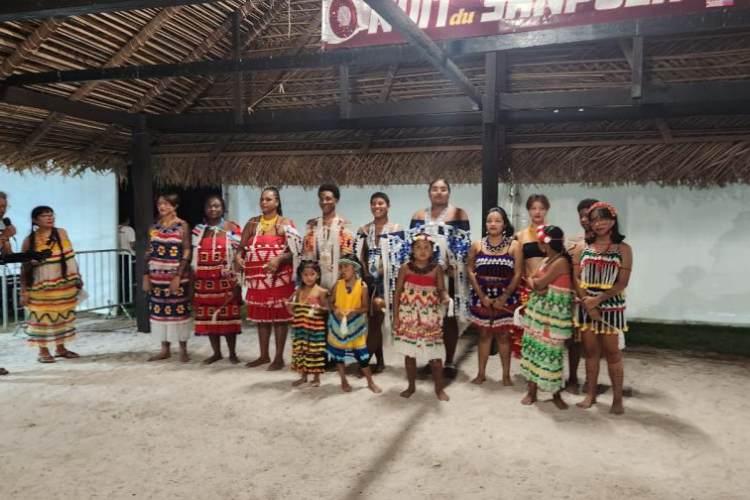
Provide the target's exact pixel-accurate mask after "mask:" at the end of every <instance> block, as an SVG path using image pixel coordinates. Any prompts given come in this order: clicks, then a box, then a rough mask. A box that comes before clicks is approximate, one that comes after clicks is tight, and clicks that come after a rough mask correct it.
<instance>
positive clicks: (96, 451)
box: [0, 322, 750, 500]
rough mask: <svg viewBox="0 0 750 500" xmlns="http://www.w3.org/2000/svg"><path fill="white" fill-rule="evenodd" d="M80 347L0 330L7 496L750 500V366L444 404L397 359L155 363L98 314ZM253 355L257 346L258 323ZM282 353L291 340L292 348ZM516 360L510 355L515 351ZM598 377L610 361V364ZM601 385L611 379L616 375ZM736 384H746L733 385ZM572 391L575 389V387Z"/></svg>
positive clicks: (677, 368) (632, 365)
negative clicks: (342, 384) (352, 367)
mask: <svg viewBox="0 0 750 500" xmlns="http://www.w3.org/2000/svg"><path fill="white" fill-rule="evenodd" d="M81 329H82V330H84V331H83V332H82V333H81V334H80V336H79V337H78V339H77V340H76V341H75V343H73V344H72V345H71V347H72V348H73V349H75V350H76V351H77V352H79V353H80V354H82V356H83V357H82V358H81V359H79V360H72V361H64V362H58V363H57V364H55V365H41V364H38V363H36V361H35V353H34V351H33V350H30V349H28V348H27V347H26V346H25V344H24V342H23V339H22V338H21V337H18V336H15V337H14V336H11V335H0V366H4V367H6V368H7V369H9V370H10V371H11V372H12V374H11V375H10V376H6V377H1V378H0V408H1V409H2V410H1V413H0V499H3V500H10V499H23V500H33V499H50V498H65V499H88V498H101V499H105V498H106V499H120V498H129V499H131V498H155V499H162V498H164V499H182V498H185V499H188V498H189V499H210V498H222V499H234V498H237V499H256V498H257V499H286V498H310V499H319V498H325V499H350V498H360V497H361V498H381V499H390V498H431V499H456V498H487V499H498V498H508V499H520V498H530V499H531V498H533V499H543V498H555V499H557V498H560V499H589V498H590V499H619V498H623V499H625V498H627V499H740V498H743V499H746V498H750V465H749V463H750V425H748V423H749V422H750V404H749V403H748V398H747V396H745V395H743V394H742V392H741V391H742V390H743V389H744V388H747V387H749V386H750V362H749V361H747V360H740V361H737V360H734V361H732V360H730V361H726V360H715V359H707V358H694V357H688V356H684V355H679V354H676V353H672V352H664V351H650V352H628V353H627V354H626V384H627V385H630V386H632V387H633V390H634V395H633V397H631V398H628V399H626V408H627V413H626V415H624V416H622V417H613V416H610V415H609V414H608V413H607V410H608V409H609V403H610V396H609V394H605V395H603V396H602V397H601V398H600V403H599V405H598V406H597V407H596V408H594V409H592V410H589V411H584V410H580V409H578V408H575V407H571V409H569V410H567V411H558V410H557V409H555V408H554V406H553V405H552V403H551V402H549V401H548V395H546V394H543V395H542V396H543V399H544V400H546V401H545V402H542V403H541V404H538V405H537V406H534V407H524V406H521V405H520V404H519V401H520V399H521V397H522V396H523V381H522V379H520V377H518V375H515V381H516V385H515V387H512V388H503V387H502V386H501V385H500V384H499V383H498V382H497V374H498V373H499V361H498V360H497V359H493V360H491V361H490V373H491V375H492V378H493V380H492V381H490V382H487V383H485V384H484V385H483V386H481V387H477V386H474V385H472V384H470V383H468V381H469V380H470V376H472V377H473V375H474V371H475V369H476V353H475V351H474V350H473V347H472V341H471V339H462V344H461V346H460V347H459V352H464V356H463V361H462V363H461V373H460V375H459V378H458V379H457V381H456V382H455V383H454V384H452V385H451V386H450V387H449V388H448V393H449V394H450V397H451V401H450V402H449V403H440V402H438V401H437V400H436V399H435V397H434V395H433V392H432V386H431V382H430V381H426V380H424V381H420V382H419V384H418V392H417V394H416V395H415V396H414V397H412V398H411V399H410V400H404V399H402V398H400V397H399V396H398V393H399V392H400V391H401V390H402V389H403V388H404V385H405V381H404V370H403V367H402V360H401V359H400V358H398V357H397V356H396V355H390V356H387V360H388V361H389V362H390V366H389V368H388V370H387V371H386V372H385V373H383V374H381V375H378V376H377V382H378V383H379V384H380V385H381V387H382V388H383V389H384V392H383V394H382V395H379V396H376V395H373V394H372V393H370V392H369V391H368V390H367V389H366V387H365V384H364V381H363V380H358V379H355V378H352V379H351V382H352V384H353V385H354V387H355V390H354V391H353V392H352V393H350V394H344V393H342V392H341V391H340V389H339V386H338V378H337V377H336V375H335V374H333V373H330V374H326V376H325V377H324V379H323V385H322V387H320V388H318V389H314V388H311V387H305V388H302V389H292V388H291V387H290V382H291V381H292V380H293V379H294V374H292V373H290V372H288V371H283V372H267V371H265V370H263V369H257V368H256V369H247V368H244V367H242V366H233V365H230V364H229V363H228V362H227V361H221V362H218V363H216V364H214V365H212V366H210V367H206V366H203V365H201V363H200V360H201V359H203V358H205V357H207V356H208V355H209V353H210V348H209V346H208V341H207V340H205V339H194V340H193V341H191V344H190V349H191V353H192V355H193V361H192V362H190V363H188V364H181V363H179V362H177V361H176V359H174V358H173V359H172V360H171V361H167V362H158V363H146V362H145V359H146V357H147V356H148V354H149V353H152V352H153V351H155V349H156V346H155V345H154V343H153V341H152V340H151V338H150V337H149V336H148V335H144V334H135V333H134V330H133V328H132V326H131V325H129V324H127V323H123V322H119V323H114V322H106V323H105V322H89V323H86V324H84V325H82V328H81ZM239 352H240V355H241V357H242V358H243V359H244V360H249V359H250V358H252V357H254V355H255V354H256V353H257V345H256V337H255V335H254V332H253V330H251V329H248V330H247V331H246V332H245V334H243V335H242V336H241V338H240V341H239ZM288 359H289V353H287V360H288ZM513 368H514V370H513V371H514V373H517V364H516V365H514V367H513ZM604 373H606V371H604ZM602 382H608V381H607V380H606V378H605V379H604V380H602ZM738 389H739V390H738ZM566 400H567V401H568V402H569V403H574V402H576V401H578V400H579V397H578V396H570V395H568V396H566Z"/></svg>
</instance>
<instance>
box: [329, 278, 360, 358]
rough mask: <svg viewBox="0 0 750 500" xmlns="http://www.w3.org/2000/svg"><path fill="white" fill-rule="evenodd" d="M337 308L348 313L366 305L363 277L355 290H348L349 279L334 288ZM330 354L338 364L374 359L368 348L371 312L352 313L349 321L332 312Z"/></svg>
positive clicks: (338, 283)
mask: <svg viewBox="0 0 750 500" xmlns="http://www.w3.org/2000/svg"><path fill="white" fill-rule="evenodd" d="M333 295H334V297H335V299H334V301H335V305H336V307H337V308H338V309H339V310H341V311H342V312H344V313H345V314H348V313H347V311H356V310H358V309H360V308H361V307H362V280H360V279H358V280H357V281H356V282H355V283H354V286H353V287H352V291H351V292H347V291H346V282H345V281H344V280H339V281H338V282H336V286H335V288H334V289H333ZM327 350H328V355H329V356H330V357H331V359H332V360H333V361H335V362H336V363H343V362H344V361H346V358H355V359H356V360H357V361H358V362H359V363H360V364H365V363H367V362H368V361H369V360H370V354H369V352H368V351H367V315H366V314H364V313H359V314H355V315H353V316H352V315H349V317H348V318H346V321H345V322H344V321H340V320H339V319H338V318H337V317H336V315H334V314H333V313H332V314H329V315H328V346H327Z"/></svg>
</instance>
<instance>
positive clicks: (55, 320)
mask: <svg viewBox="0 0 750 500" xmlns="http://www.w3.org/2000/svg"><path fill="white" fill-rule="evenodd" d="M31 227H32V229H31V234H29V236H27V237H26V239H25V240H24V242H23V251H24V252H28V251H31V252H47V253H49V254H50V255H49V257H47V258H46V259H44V260H43V261H41V262H39V261H31V262H26V263H24V264H23V267H22V274H23V279H22V280H21V303H22V304H23V305H24V306H26V308H27V310H28V313H29V316H28V321H27V326H26V333H27V335H28V336H29V339H28V342H29V344H30V345H32V346H36V347H38V348H39V357H38V361H39V362H40V363H54V362H55V358H68V359H70V358H77V357H78V354H76V353H74V352H73V351H70V350H68V349H67V348H66V347H65V343H66V342H68V341H71V340H73V338H74V337H75V335H76V329H75V320H76V313H75V308H76V305H77V304H78V299H79V294H80V292H81V289H82V288H83V281H81V277H80V275H79V274H78V265H77V263H76V259H75V252H74V251H73V245H72V244H71V243H70V239H69V238H68V233H67V232H66V231H65V230H64V229H63V228H58V227H55V213H54V212H53V210H52V209H51V208H50V207H44V206H41V207H36V208H34V210H32V211H31ZM51 344H52V345H54V346H55V356H54V357H52V355H51V354H50V352H49V346H50V345H51Z"/></svg>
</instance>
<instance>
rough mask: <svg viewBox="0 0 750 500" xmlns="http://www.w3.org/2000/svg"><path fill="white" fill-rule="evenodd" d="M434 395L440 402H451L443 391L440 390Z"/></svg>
mask: <svg viewBox="0 0 750 500" xmlns="http://www.w3.org/2000/svg"><path fill="white" fill-rule="evenodd" d="M435 395H436V396H437V398H438V399H439V400H440V401H450V400H451V398H449V397H448V394H446V392H445V391H442V390H441V391H437V392H436V393H435Z"/></svg>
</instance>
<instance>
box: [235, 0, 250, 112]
mask: <svg viewBox="0 0 750 500" xmlns="http://www.w3.org/2000/svg"><path fill="white" fill-rule="evenodd" d="M232 59H233V60H234V62H235V64H237V71H236V72H235V73H234V74H233V75H232V84H233V85H232V101H233V109H234V123H235V125H242V124H243V123H245V114H247V108H246V107H245V103H244V99H243V96H242V90H243V89H242V87H243V79H242V72H241V71H240V70H239V68H240V63H241V62H242V12H241V11H240V10H239V9H238V10H235V11H234V12H233V13H232Z"/></svg>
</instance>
